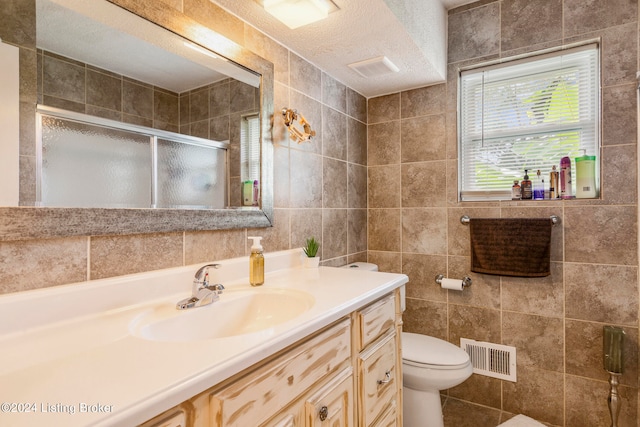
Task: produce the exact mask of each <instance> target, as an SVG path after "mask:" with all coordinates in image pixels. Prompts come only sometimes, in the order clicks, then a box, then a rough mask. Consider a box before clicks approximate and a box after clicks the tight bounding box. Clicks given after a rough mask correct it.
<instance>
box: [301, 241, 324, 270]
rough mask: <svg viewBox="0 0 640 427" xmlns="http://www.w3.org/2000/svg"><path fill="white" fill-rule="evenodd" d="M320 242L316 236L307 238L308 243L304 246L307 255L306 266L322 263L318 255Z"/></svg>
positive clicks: (310, 266)
mask: <svg viewBox="0 0 640 427" xmlns="http://www.w3.org/2000/svg"><path fill="white" fill-rule="evenodd" d="M319 248H320V244H319V243H318V242H317V241H316V239H315V237H311V238H309V239H307V243H306V245H305V246H304V247H303V248H302V250H303V251H304V254H305V255H306V256H307V257H306V258H305V259H304V265H305V267H308V268H312V267H318V266H319V265H320V257H319V256H318V249H319Z"/></svg>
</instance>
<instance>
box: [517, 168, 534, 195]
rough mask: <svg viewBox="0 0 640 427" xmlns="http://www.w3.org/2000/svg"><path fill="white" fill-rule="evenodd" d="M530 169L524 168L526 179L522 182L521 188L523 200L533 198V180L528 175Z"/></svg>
mask: <svg viewBox="0 0 640 427" xmlns="http://www.w3.org/2000/svg"><path fill="white" fill-rule="evenodd" d="M528 172H529V170H528V169H525V170H524V179H523V180H522V183H520V188H521V189H522V200H531V197H532V192H531V181H530V180H529V175H528Z"/></svg>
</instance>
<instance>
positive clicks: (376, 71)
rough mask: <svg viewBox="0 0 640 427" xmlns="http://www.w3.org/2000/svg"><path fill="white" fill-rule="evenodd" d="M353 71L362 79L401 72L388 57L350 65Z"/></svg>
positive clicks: (379, 57)
mask: <svg viewBox="0 0 640 427" xmlns="http://www.w3.org/2000/svg"><path fill="white" fill-rule="evenodd" d="M349 67H351V69H352V70H354V71H355V72H356V73H358V74H360V75H361V76H362V77H366V78H369V77H378V76H383V75H385V74H389V73H397V72H398V71H400V69H399V68H398V67H396V65H395V64H394V63H393V62H391V61H390V60H389V58H387V57H386V56H378V57H377V58H371V59H367V60H364V61H360V62H354V63H353V64H349Z"/></svg>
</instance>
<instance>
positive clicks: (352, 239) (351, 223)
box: [347, 209, 367, 260]
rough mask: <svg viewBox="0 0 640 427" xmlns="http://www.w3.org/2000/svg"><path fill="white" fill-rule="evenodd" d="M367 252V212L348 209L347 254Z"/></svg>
mask: <svg viewBox="0 0 640 427" xmlns="http://www.w3.org/2000/svg"><path fill="white" fill-rule="evenodd" d="M366 250H367V210H366V209H347V253H349V254H353V253H359V252H366ZM365 260H366V257H365Z"/></svg>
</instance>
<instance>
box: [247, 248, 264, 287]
mask: <svg viewBox="0 0 640 427" xmlns="http://www.w3.org/2000/svg"><path fill="white" fill-rule="evenodd" d="M249 239H250V240H253V245H252V246H251V255H250V256H249V283H250V284H251V286H260V285H262V284H264V255H263V254H262V246H261V245H260V240H262V237H249Z"/></svg>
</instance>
